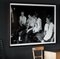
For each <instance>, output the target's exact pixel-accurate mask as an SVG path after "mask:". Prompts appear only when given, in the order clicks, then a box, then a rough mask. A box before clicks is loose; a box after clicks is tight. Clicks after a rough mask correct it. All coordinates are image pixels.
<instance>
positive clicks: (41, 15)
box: [10, 3, 56, 46]
mask: <svg viewBox="0 0 60 59" xmlns="http://www.w3.org/2000/svg"><path fill="white" fill-rule="evenodd" d="M53 43H56V5H50V4H22V3H10V46H21V45H37V44H53Z"/></svg>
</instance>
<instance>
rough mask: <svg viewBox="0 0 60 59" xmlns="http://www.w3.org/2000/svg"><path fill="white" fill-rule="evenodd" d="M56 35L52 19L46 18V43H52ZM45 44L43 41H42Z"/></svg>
mask: <svg viewBox="0 0 60 59" xmlns="http://www.w3.org/2000/svg"><path fill="white" fill-rule="evenodd" d="M53 35H54V24H53V23H52V22H51V17H50V16H48V17H46V24H45V26H44V37H43V39H44V41H45V42H50V41H51V39H52V38H53ZM42 42H43V41H42Z"/></svg>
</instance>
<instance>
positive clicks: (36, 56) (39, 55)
mask: <svg viewBox="0 0 60 59" xmlns="http://www.w3.org/2000/svg"><path fill="white" fill-rule="evenodd" d="M32 53H33V59H44V47H43V46H40V47H35V48H32Z"/></svg>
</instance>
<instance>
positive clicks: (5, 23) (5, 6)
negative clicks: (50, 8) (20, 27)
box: [0, 0, 60, 59]
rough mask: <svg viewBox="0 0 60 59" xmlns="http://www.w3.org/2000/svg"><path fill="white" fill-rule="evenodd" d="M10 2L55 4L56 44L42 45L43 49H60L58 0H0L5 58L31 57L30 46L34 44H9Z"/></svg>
mask: <svg viewBox="0 0 60 59" xmlns="http://www.w3.org/2000/svg"><path fill="white" fill-rule="evenodd" d="M10 2H23V3H43V4H56V5H57V13H56V14H57V20H56V23H57V25H56V26H57V29H56V36H57V37H56V39H57V43H56V44H50V45H44V46H45V50H51V51H56V50H60V46H59V45H60V26H59V25H60V5H59V4H60V1H59V0H39V1H38V0H29V1H28V0H1V1H0V39H2V40H3V44H4V54H5V58H6V59H32V47H35V46H21V47H20V46H19V47H10V46H9V29H10V28H9V25H10V17H9V16H10V13H9V3H10Z"/></svg>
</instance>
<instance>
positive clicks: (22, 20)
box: [19, 12, 26, 30]
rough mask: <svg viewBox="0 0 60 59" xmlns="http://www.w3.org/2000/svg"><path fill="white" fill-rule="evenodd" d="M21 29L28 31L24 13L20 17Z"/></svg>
mask: <svg viewBox="0 0 60 59" xmlns="http://www.w3.org/2000/svg"><path fill="white" fill-rule="evenodd" d="M19 24H20V29H21V30H23V29H26V17H25V16H24V12H21V16H20V17H19Z"/></svg>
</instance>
